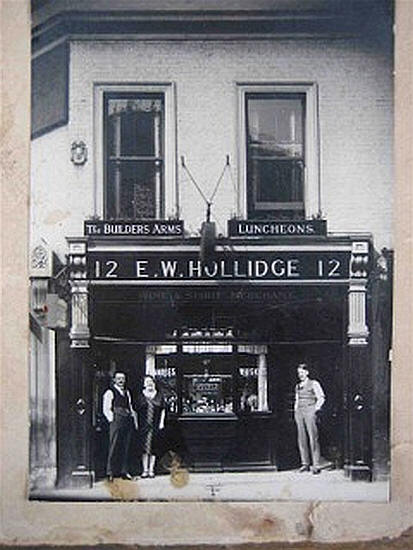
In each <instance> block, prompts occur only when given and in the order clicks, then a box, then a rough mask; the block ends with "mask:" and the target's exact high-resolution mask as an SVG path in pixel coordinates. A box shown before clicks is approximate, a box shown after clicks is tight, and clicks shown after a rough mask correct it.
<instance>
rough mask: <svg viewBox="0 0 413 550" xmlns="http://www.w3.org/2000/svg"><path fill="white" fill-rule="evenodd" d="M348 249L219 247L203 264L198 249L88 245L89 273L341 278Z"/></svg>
mask: <svg viewBox="0 0 413 550" xmlns="http://www.w3.org/2000/svg"><path fill="white" fill-rule="evenodd" d="M349 262H350V251H346V250H335V251H334V250H331V251H315V250H308V251H297V252H292V251H271V252H270V251H242V252H241V251H236V252H230V253H229V252H217V253H216V255H215V258H214V259H213V260H211V261H210V262H208V263H207V264H204V263H202V262H201V261H200V259H199V256H198V254H197V252H196V251H185V252H184V251H181V252H178V251H159V252H155V251H144V250H143V251H139V252H109V251H97V250H96V251H94V250H89V252H88V258H87V271H88V273H87V277H88V279H90V280H94V281H106V282H107V283H114V282H116V281H117V280H118V281H122V280H128V281H131V280H133V281H136V282H139V283H142V284H145V283H151V284H167V283H173V282H176V283H180V282H182V283H183V282H186V281H191V282H199V283H202V282H206V281H214V280H216V281H227V282H230V283H235V282H238V283H240V282H242V281H243V280H244V281H246V280H255V281H263V282H267V283H271V282H276V281H280V280H284V281H291V282H293V281H302V280H311V281H323V280H328V281H342V280H346V279H348V277H349Z"/></svg>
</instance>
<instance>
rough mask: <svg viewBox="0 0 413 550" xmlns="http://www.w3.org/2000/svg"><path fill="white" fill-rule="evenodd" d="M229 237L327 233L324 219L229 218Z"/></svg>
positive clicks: (306, 235) (300, 235)
mask: <svg viewBox="0 0 413 550" xmlns="http://www.w3.org/2000/svg"><path fill="white" fill-rule="evenodd" d="M228 235H229V236H230V237H260V238H262V237H314V236H317V235H321V236H325V235H327V221H326V220H300V221H276V220H273V221H271V220H270V221H264V220H229V221H228Z"/></svg>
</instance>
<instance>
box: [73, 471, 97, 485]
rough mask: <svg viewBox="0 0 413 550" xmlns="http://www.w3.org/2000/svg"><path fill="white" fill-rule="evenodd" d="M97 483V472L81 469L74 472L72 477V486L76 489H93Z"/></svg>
mask: <svg viewBox="0 0 413 550" xmlns="http://www.w3.org/2000/svg"><path fill="white" fill-rule="evenodd" d="M94 481H95V472H94V471H93V470H84V469H83V468H79V469H78V470H73V472H72V474H71V476H70V486H71V487H72V488H74V489H84V488H90V487H93V483H94Z"/></svg>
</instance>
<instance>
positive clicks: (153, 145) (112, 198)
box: [104, 92, 165, 220]
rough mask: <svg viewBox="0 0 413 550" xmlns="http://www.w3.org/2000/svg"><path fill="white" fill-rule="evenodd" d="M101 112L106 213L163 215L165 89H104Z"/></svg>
mask: <svg viewBox="0 0 413 550" xmlns="http://www.w3.org/2000/svg"><path fill="white" fill-rule="evenodd" d="M104 113H105V119H104V143H105V156H106V163H105V165H106V173H105V196H104V210H105V217H106V218H107V219H121V220H131V219H151V218H161V217H163V216H164V193H165V191H164V149H165V147H164V141H165V139H164V129H165V102H164V94H162V93H143V92H142V93H105V94H104Z"/></svg>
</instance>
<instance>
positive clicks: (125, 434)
mask: <svg viewBox="0 0 413 550" xmlns="http://www.w3.org/2000/svg"><path fill="white" fill-rule="evenodd" d="M103 414H104V415H105V417H106V420H107V421H108V422H109V450H108V460H107V466H106V475H107V478H108V480H109V481H113V478H114V477H119V476H120V477H122V478H123V479H132V476H131V475H130V474H129V472H128V454H129V446H130V441H131V435H132V430H133V428H134V426H135V428H136V429H137V428H138V425H137V417H136V412H135V410H134V408H133V406H132V399H131V394H130V391H129V390H128V389H127V387H126V375H125V374H124V373H123V372H115V374H114V377H113V383H112V384H111V387H110V388H109V389H107V390H106V392H105V393H104V394H103Z"/></svg>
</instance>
